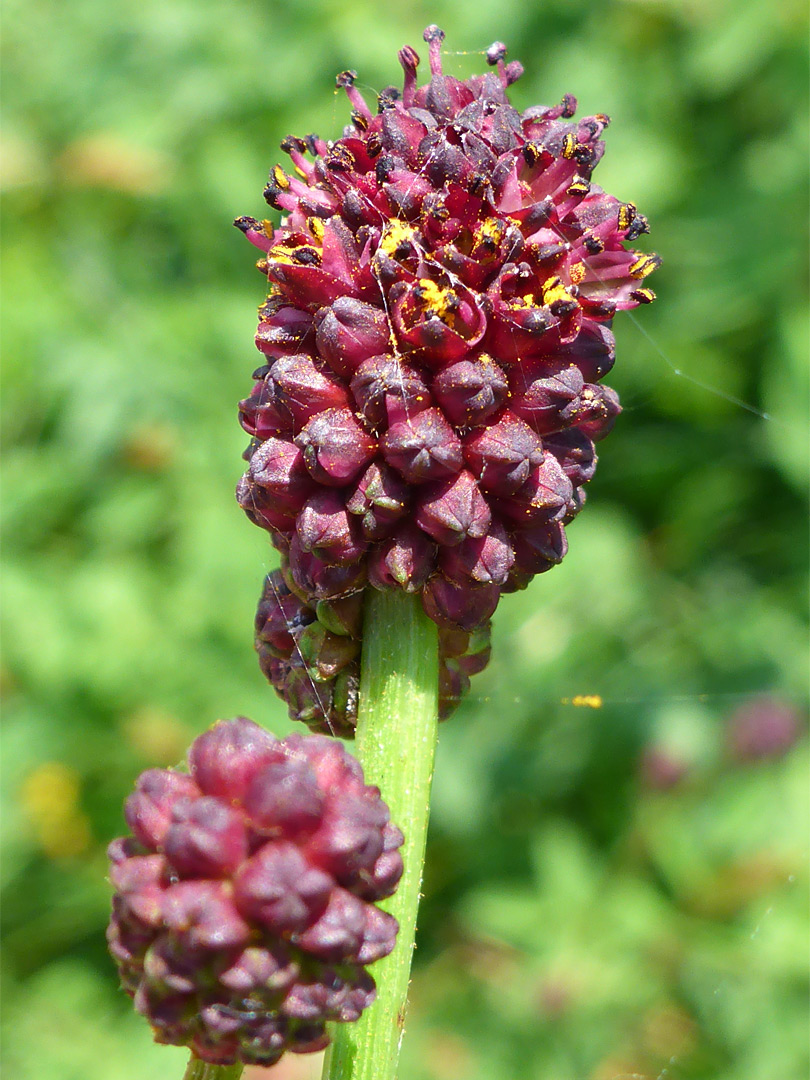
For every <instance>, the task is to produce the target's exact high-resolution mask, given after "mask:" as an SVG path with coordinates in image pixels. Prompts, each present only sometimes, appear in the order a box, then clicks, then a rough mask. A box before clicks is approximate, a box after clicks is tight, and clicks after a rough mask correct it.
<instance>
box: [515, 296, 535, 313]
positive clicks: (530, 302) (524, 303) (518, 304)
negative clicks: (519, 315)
mask: <svg viewBox="0 0 810 1080" xmlns="http://www.w3.org/2000/svg"><path fill="white" fill-rule="evenodd" d="M509 307H510V308H514V309H516V310H518V309H521V308H532V307H537V301H536V300H535V298H534V296H532V294H531V293H526V295H525V296H513V297H512V299H511V300H510V301H509Z"/></svg>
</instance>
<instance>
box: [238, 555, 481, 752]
mask: <svg viewBox="0 0 810 1080" xmlns="http://www.w3.org/2000/svg"><path fill="white" fill-rule="evenodd" d="M286 577H287V579H289V569H288V568H287V573H286ZM294 588H295V584H294V582H289V583H288V580H287V581H285V574H284V573H282V572H281V571H279V570H274V571H273V573H271V574H268V575H267V577H266V578H265V582H264V589H263V592H262V597H261V600H260V601H259V607H258V610H257V612H256V651H257V652H258V654H259V664H260V666H261V669H262V671H263V672H264V674H265V675H266V677H267V679H268V681H269V682H270V683H271V684H272V686H273V687H274V688H275V690H276V691H277V693H278V694H279V695H280V696H281V697H282V698H283V699H284V700H285V701H286V702H287V705H288V707H289V711H290V718H291V719H293V720H302V721H303V722H304V723H305V724H307V725H308V726H309V727H310V728H311V729H312V730H313V731H318V732H323V733H324V734H329V735H336V736H338V737H340V738H344V739H350V738H352V737H353V736H354V730H355V727H356V725H357V699H358V688H359V684H360V642H361V636H362V627H363V596H364V594H363V593H362V592H354V593H351V594H350V595H349V596H344V597H339V598H337V599H334V600H318V601H315V600H313V601H311V602H307V601H306V600H305V599H302V597H301V596H300V595H299V593H298V592H294V591H293V589H294ZM489 640H490V623H489V620H487V621H486V622H484V623H482V624H481V625H480V626H478V627H477V628H476V629H475V630H473V631H472V632H467V631H464V630H457V629H449V628H447V627H440V628H439V718H440V719H442V720H444V719H446V718H447V717H448V716H449V715H450V713H452V711H453V709H454V708H455V707H456V705H457V704H458V702H459V700H460V699H461V697H462V696H463V694H464V693H465V691H466V690H467V689H468V687H469V684H470V676H471V675H475V674H476V673H477V672H479V671H481V670H482V669H483V668H484V667H486V664H487V662H488V660H489V653H490V644H489Z"/></svg>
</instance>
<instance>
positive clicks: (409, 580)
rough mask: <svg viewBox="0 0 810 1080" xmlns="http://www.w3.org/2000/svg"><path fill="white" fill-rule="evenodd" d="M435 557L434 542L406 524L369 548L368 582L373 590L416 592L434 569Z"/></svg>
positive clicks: (412, 526)
mask: <svg viewBox="0 0 810 1080" xmlns="http://www.w3.org/2000/svg"><path fill="white" fill-rule="evenodd" d="M435 556H436V548H435V545H434V544H432V543H431V541H430V540H429V539H428V537H427V536H425V534H424V532H423V531H422V530H421V529H418V528H416V526H415V525H412V524H410V523H406V524H405V525H403V526H401V527H400V528H399V529H397V531H396V532H395V533H394V535H393V536H391V537H390V538H389V539H388V540H383V542H382V543H381V544H379V545H377V546H376V547H375V548H374V550H373V551H372V553H371V557H370V559H369V566H368V579H369V582H370V583H371V584H372V585H373V586H374V588H376V589H392V588H397V587H398V588H402V589H404V590H405V592H419V590H420V589H422V588H423V586H424V584H425V582H426V581H427V579H428V577H429V576H430V575H431V573H432V572H433V570H434V568H435V561H436V559H435Z"/></svg>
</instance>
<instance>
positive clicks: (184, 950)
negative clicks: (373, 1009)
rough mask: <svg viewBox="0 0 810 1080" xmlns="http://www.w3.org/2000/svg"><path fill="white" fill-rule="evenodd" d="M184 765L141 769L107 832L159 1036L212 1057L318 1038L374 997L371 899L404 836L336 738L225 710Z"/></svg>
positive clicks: (147, 1009)
mask: <svg viewBox="0 0 810 1080" xmlns="http://www.w3.org/2000/svg"><path fill="white" fill-rule="evenodd" d="M188 764H189V772H188V773H185V772H179V771H176V770H174V769H150V770H149V771H148V772H145V773H144V774H143V775H142V776H141V777H140V778H139V780H138V781H137V783H136V786H135V791H134V793H133V794H132V795H130V796H129V798H128V799H127V802H126V808H125V814H126V819H127V823H128V825H129V826H130V828H131V830H132V833H133V836H131V837H123V838H121V839H119V840H115V841H113V843H112V844H111V845H110V849H109V855H110V862H111V870H110V877H111V879H112V883H113V886H114V888H115V895H114V898H113V915H112V919H111V921H110V926H109V930H108V933H107V937H108V941H109V946H110V951H111V953H112V955H113V957H114V959H115V961H116V963H117V964H118V968H119V971H120V974H121V982H122V985H123V987H124V989H125V990H126V991H127V993H129V994H130V996H132V997H133V998H134V1001H135V1007H136V1008H137V1009H138V1011H139V1012H141V1013H142V1014H143V1015H144V1016H145V1017H146V1018H147V1019H148V1020H149V1022H150V1023H151V1025H152V1027H153V1029H154V1032H155V1038H156V1039H157V1040H158V1042H165V1043H172V1044H175V1045H185V1046H190V1047H191V1049H192V1050H193V1051H194V1053H195V1054H196V1055H197V1057H199V1058H202V1059H203V1060H204V1061H209V1062H212V1063H215V1064H229V1063H232V1062H236V1061H243V1062H245V1063H252V1064H258V1065H272V1064H273V1063H274V1062H276V1061H277V1060H278V1059H279V1057H280V1056H281V1054H282V1053H283V1051H284V1050H292V1051H293V1052H296V1053H303V1052H306V1051H310V1050H319V1049H322V1048H323V1047H324V1046H325V1045H326V1044H327V1042H328V1041H329V1040H328V1036H327V1035H326V1023H327V1022H329V1021H350V1020H356V1019H357V1018H358V1016H359V1015H360V1013H361V1012H362V1011H363V1009H365V1008H366V1006H368V1005H369V1004H370V1003H371V1002H372V1001H373V1000H374V980H373V979H372V978H371V977H370V976H369V975H368V973H367V972H366V970H365V965H366V964H369V963H371V962H373V961H374V960H377V959H379V958H380V957H382V956H387V955H388V953H389V952H390V951H391V949H392V948H393V947H394V941H395V938H396V933H397V923H396V920H395V919H394V918H393V917H392V916H390V915H387V914H385V913H384V912H383V911H382V910H381V909H380V908H378V907H377V906H376V901H378V900H381V899H382V898H384V897H386V896H390V895H391V893H393V892H394V890H395V889H396V886H397V883H398V881H399V878H400V875H401V873H402V860H401V858H400V856H399V852H398V850H397V849H398V848H399V846H400V845H401V843H402V834H401V833H400V831H399V829H397V828H396V826H394V825H392V824H391V822H390V820H389V813H388V808H387V806H386V805H385V803H383V802H382V800H381V799H380V792H379V790H378V789H377V788H376V787H369V786H367V785H366V784H365V783H364V782H363V772H362V769H361V768H360V766H359V764H358V763H357V762H356V761H355V760H354V759H353V758H352V757H350V756H349V755H348V754H347V753H346V751H345V750H344V749H343V747H342V746H341V745H340V743H338V742H336V741H334V740H332V739H327V738H323V737H322V736H318V735H308V736H301V735H290V736H288V737H287V738H286V739H282V740H278V739H276V738H274V736H272V735H271V734H270V733H269V732H267V731H265V730H264V729H263V728H260V727H258V726H257V725H256V724H254V723H252V722H251V721H250V720H245V719H244V718H238V719H236V720H229V721H222V722H220V723H219V724H217V725H216V726H215V727H213V728H211V730H210V731H207V732H206V733H205V734H203V735H201V736H200V737H199V738H198V739H196V740H195V742H194V743H193V744H192V746H191V749H190V750H189V754H188Z"/></svg>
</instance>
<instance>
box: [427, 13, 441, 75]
mask: <svg viewBox="0 0 810 1080" xmlns="http://www.w3.org/2000/svg"><path fill="white" fill-rule="evenodd" d="M422 37H423V38H424V39H425V41H426V42H427V43H428V47H429V52H428V61H429V63H430V73H431V75H441V74H442V42H443V41H444V30H441V29H440V28H439V27H438V26H437V25H436V24H435V23H431V24H430V26H428V27H426V28H425V32H424V34H423V35H422Z"/></svg>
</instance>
